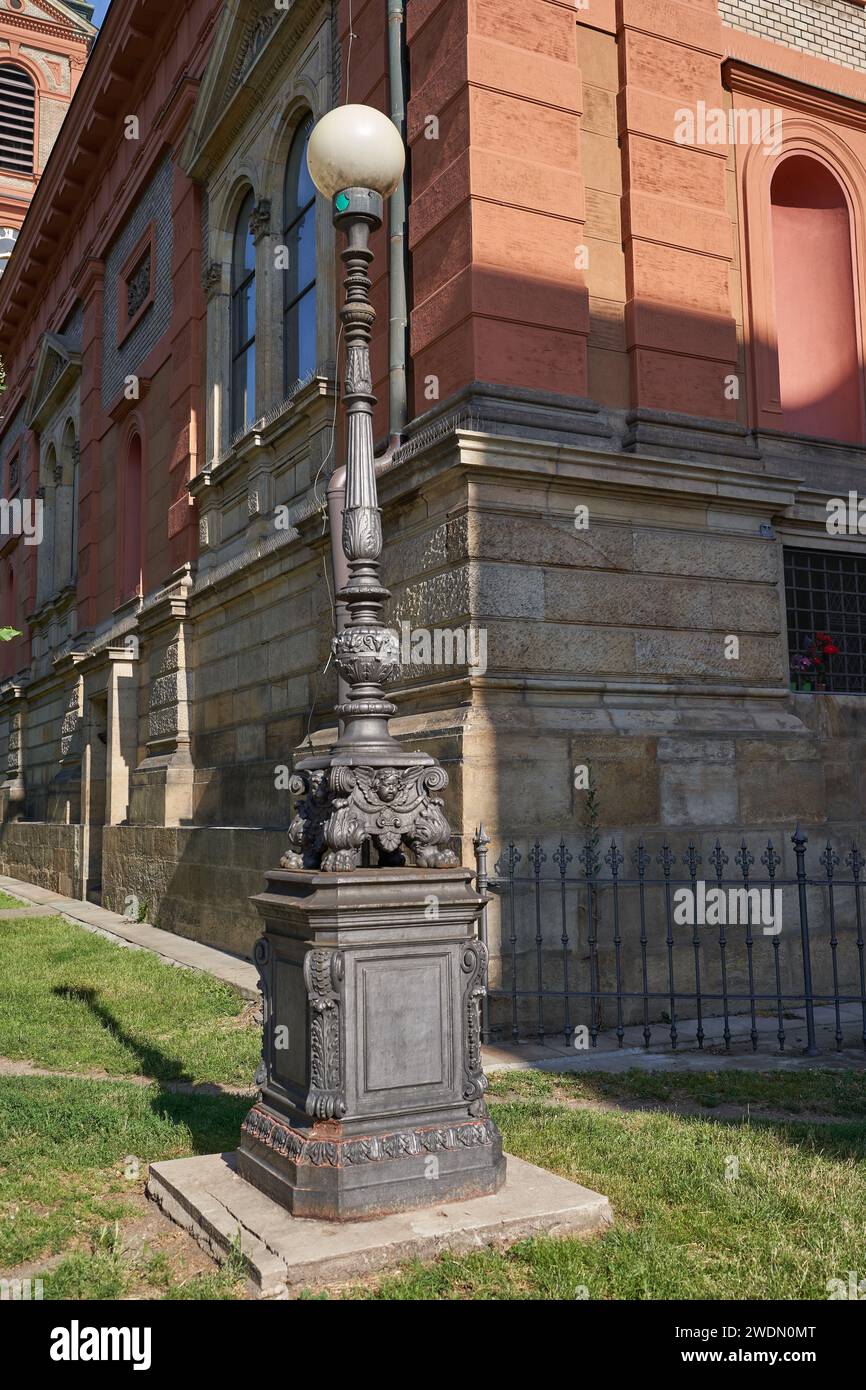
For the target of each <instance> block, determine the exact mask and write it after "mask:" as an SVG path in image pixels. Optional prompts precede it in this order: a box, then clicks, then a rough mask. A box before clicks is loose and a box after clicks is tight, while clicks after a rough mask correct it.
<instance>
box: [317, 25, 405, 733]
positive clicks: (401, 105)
mask: <svg viewBox="0 0 866 1390" xmlns="http://www.w3.org/2000/svg"><path fill="white" fill-rule="evenodd" d="M405 21H406V0H388V90H389V92H390V94H391V113H390V114H391V120H392V121H393V122H394V124H395V126H396V127H397V129H398V130H399V132H400V136H401V138H402V140H403V142H404V144H405V141H406V72H407V55H406V30H405ZM408 188H409V167H408V161H407V166H406V169H405V171H404V174H403V178H402V180H401V182H400V184H399V187H398V188H396V189H395V191H394V193H393V194H392V195H391V200H390V223H389V243H388V304H389V310H390V317H389V324H388V333H389V337H388V430H389V435H390V438H389V441H388V450H387V452H386V453H385V454H383V455H382V456H381V457H380V458H378V459H377V460H376V463H375V468H376V474H377V476H378V475H379V473H380V472H384V471H385V469H387V467H388V466H389V464H390V462H391V459H392V457H393V455H394V452H395V450H396V449H398V448H399V446H400V443H401V440H402V437H403V431H404V430H405V428H406V420H407V418H408V403H407V402H408V397H407V391H406V359H407V355H408V343H407V339H408V325H409V320H408V313H407V303H408V295H407V291H406V284H407V278H408V276H407V261H406V215H407V208H408V203H409V197H408ZM345 501H346V466H345V464H341V465H340V466H339V467H338V468H335V469H334V472H333V473H332V474H331V478H330V481H329V483H328V524H329V529H330V533H331V573H332V575H333V581H334V629H335V631H336V632H342V631H343V627H344V624H345V619H346V607H345V604H342V603H340V601H339V599H338V598H337V594H338V593H339V592H340V590H341V589H343V588H344V587H345V585H346V584H347V583H348V580H349V566H348V562H347V560H346V557H345V555H344V554H343V546H342V531H343V508H344V506H345ZM337 692H338V693H337V698H338V701H339V703H340V704H342V703H343V702H344V701H345V700H346V699H347V698H348V694H349V687H348V685H347V684H346V682H345V681H344V680H343V678H342V676H341V677H339V679H338V683H337ZM342 731H343V721H342V720H341V721H340V732H341V733H342Z"/></svg>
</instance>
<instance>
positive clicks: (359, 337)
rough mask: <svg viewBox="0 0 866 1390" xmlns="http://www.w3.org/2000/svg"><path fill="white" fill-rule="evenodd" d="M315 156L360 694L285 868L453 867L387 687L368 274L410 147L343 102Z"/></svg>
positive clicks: (311, 796) (432, 765)
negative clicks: (339, 346)
mask: <svg viewBox="0 0 866 1390" xmlns="http://www.w3.org/2000/svg"><path fill="white" fill-rule="evenodd" d="M308 159H309V166H310V174H311V176H312V178H313V181H314V183H315V184H316V187H317V188H318V189H319V191H320V192H322V193H324V194H325V195H326V196H327V197H329V198H331V199H333V208H334V224H335V226H336V227H337V228H338V230H340V231H342V232H344V233H345V236H346V246H345V249H344V250H343V251H342V253H341V258H342V261H343V264H344V265H345V267H346V279H345V281H344V285H345V289H346V302H345V304H344V306H343V308H342V310H341V311H340V317H341V318H342V320H343V327H344V332H345V338H346V383H345V401H346V408H347V414H348V458H347V464H346V505H345V510H344V512H343V535H342V542H343V551H344V553H345V555H346V559H347V560H348V564H349V576H350V577H349V582H348V584H347V585H346V587H345V588H344V589H342V590H341V592H340V594H339V597H340V599H341V600H342V601H343V603H344V604H345V605H346V609H347V612H348V621H347V623H346V626H345V627H344V629H343V631H342V632H341V633H339V635H338V636H337V637H336V638H335V639H334V644H333V650H334V662H335V665H336V667H337V669H338V671H339V672H340V674H341V675H342V676H343V678H344V680H345V681H346V682H347V684H348V686H349V697H348V700H347V701H346V702H345V703H344V704H341V705H338V706H337V709H336V713H337V714H338V715H339V716H340V718H341V719H342V720H343V721H344V730H343V733H342V735H341V737H340V738H339V739H338V740H337V742H336V744H335V745H334V747H333V748H332V749H331V752H330V754H329V755H328V756H325V757H319V758H306V759H304V760H303V761H302V762H300V763H299V764H298V767H297V770H296V773H295V776H294V779H293V782H292V786H291V790H292V792H293V793H294V794H295V796H296V797H299V798H301V799H300V801H299V803H298V806H297V813H296V816H295V819H294V821H293V822H292V825H291V827H290V830H289V849H288V851H287V853H286V854H285V855H284V856H283V859H282V861H281V863H282V865H283V867H284V868H287V869H311V868H319V867H321V868H322V869H324V870H325V871H326V872H338V871H341V870H345V869H355V868H357V867H358V866H359V865H360V863H361V856H362V850H363V847H364V844H365V843H372V844H373V845H374V846H375V848H376V849H377V851H378V856H379V863H380V864H383V865H392V866H394V865H400V864H403V863H404V858H403V853H402V849H403V847H404V846H405V847H408V848H409V849H410V850H411V851H412V854H413V855H414V858H415V862H416V864H419V865H422V866H423V867H425V868H453V867H455V866H456V864H457V858H456V856H455V854H454V853H453V851H452V849H451V829H450V826H449V825H448V822H447V820H446V819H445V816H444V814H443V812H442V802H441V800H440V799H439V798H438V797H435V796H433V795H431V794H432V793H434V792H436V791H439V790H441V789H442V788H443V787H445V786H447V784H448V778H447V775H446V773H445V772H444V771H443V769H442V768H441V767H440V766H439V764H438V763H437V762H436V761H435V760H434V759H433V758H431V757H429V756H428V755H427V754H425V753H408V752H406V751H404V749H403V748H401V747H400V744H399V743H398V742H397V741H396V739H394V738H393V737H392V736H391V733H390V732H389V729H388V720H389V717H390V716H391V715H392V714H395V713H396V706H395V705H393V704H391V703H390V701H388V700H387V699H386V698H385V693H384V690H383V686H385V685H387V684H388V683H389V682H390V681H393V680H395V679H396V678H397V677H398V676H399V674H400V643H399V638H398V637H397V634H396V633H395V632H394V631H392V630H391V629H389V628H387V627H385V626H384V624H383V621H382V611H383V607H384V604H385V601H386V600H387V599H388V598H390V594H389V592H388V590H387V589H385V588H383V587H382V583H381V580H380V578H379V557H380V555H381V553H382V519H381V511H380V509H379V503H378V498H377V495H376V475H375V472H374V465H373V406H374V405H375V403H376V398H375V396H374V395H373V383H372V380H371V376H370V338H371V335H372V329H373V321H374V319H375V311H374V309H373V307H372V305H371V304H370V278H369V276H368V274H367V270H368V267H369V265H370V262H371V261H372V259H373V254H372V252H371V251H370V247H369V241H370V233H371V232H372V231H374V230H376V229H377V228H378V227H379V226H381V223H382V215H383V210H384V199H385V197H387V196H388V195H390V194H391V193H393V191H394V189H395V188H396V187H397V184H398V182H399V180H400V178H401V176H402V173H403V165H404V161H405V153H404V150H403V142H402V140H401V139H400V136H399V134H398V133H397V129H396V127H395V126H394V125H393V124H392V123H391V121H389V120H388V118H387V117H386V116H383V115H382V114H381V112H379V111H375V110H372V109H371V108H369V107H363V106H342V107H338V108H337V110H335V111H332V112H331V113H330V114H329V115H328V116H326V117H325V118H324V119H323V120H322V121H320V122H319V124H318V125H317V127H316V129H315V130H314V131H313V135H312V138H311V140H310V147H309V156H308ZM350 181H351V182H350Z"/></svg>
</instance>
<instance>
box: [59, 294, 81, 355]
mask: <svg viewBox="0 0 866 1390" xmlns="http://www.w3.org/2000/svg"><path fill="white" fill-rule="evenodd" d="M61 333H62V334H63V337H64V338H65V339H66V341H67V343H68V344H69V346H70V347H71V348H72V349H73V351H75V352H80V351H81V347H82V343H83V341H84V308H83V306H82V305H81V304H80V303H79V304H76V305H75V308H74V309H73V310H72V313H71V314H69V315H68V316H67V318H66V320H65V322H64V324H63V328H62V329H61Z"/></svg>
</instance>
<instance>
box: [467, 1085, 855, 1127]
mask: <svg viewBox="0 0 866 1390" xmlns="http://www.w3.org/2000/svg"><path fill="white" fill-rule="evenodd" d="M494 1099H495V1100H497V1101H523V1102H526V1101H531V1103H533V1104H537V1105H545V1106H551V1107H553V1108H554V1109H555V1108H557V1107H559V1108H561V1109H563V1110H595V1111H604V1112H608V1113H619V1114H633V1113H635V1112H637V1111H645V1112H646V1113H647V1114H653V1115H682V1116H697V1117H698V1118H700V1119H703V1120H736V1121H739V1122H741V1123H746V1124H748V1123H749V1121H750V1120H775V1121H783V1122H785V1123H787V1124H804V1125H832V1124H844V1123H846V1122H848V1123H850V1122H855V1123H856V1121H857V1119H858V1117H857V1116H856V1115H827V1114H824V1113H822V1114H818V1113H815V1112H814V1111H810V1110H798V1111H792V1110H777V1109H773V1108H771V1107H769V1106H761V1105H743V1104H742V1103H741V1102H733V1101H726V1102H724V1103H721V1104H719V1105H700V1104H699V1103H698V1102H697V1101H691V1100H647V1099H645V1098H643V1097H628V1096H620V1097H618V1098H617V1099H606V1100H601V1099H596V1098H592V1099H590V1098H587V1097H584V1096H581V1097H574V1096H567V1095H562V1094H556V1095H554V1096H533V1097H527V1096H524V1095H520V1094H518V1093H517V1092H515V1091H509V1092H508V1094H507V1095H504V1096H496V1097H494ZM864 1118H866V1117H864Z"/></svg>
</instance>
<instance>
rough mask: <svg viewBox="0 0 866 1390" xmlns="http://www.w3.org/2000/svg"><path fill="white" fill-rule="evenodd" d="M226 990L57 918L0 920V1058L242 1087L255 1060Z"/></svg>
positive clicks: (256, 1044)
mask: <svg viewBox="0 0 866 1390" xmlns="http://www.w3.org/2000/svg"><path fill="white" fill-rule="evenodd" d="M245 1005H246V1001H245V1000H243V999H242V998H241V997H240V995H238V994H237V993H236V992H235V991H234V990H232V989H230V988H229V987H228V985H224V984H221V983H220V982H219V981H217V980H213V979H211V978H210V977H209V976H206V975H200V974H198V973H197V972H195V971H192V970H180V969H177V968H176V967H174V966H170V965H166V964H165V963H164V962H163V961H161V960H159V959H158V958H157V957H156V956H153V955H151V954H150V952H148V951H133V950H128V949H126V948H124V947H122V946H115V945H114V944H113V943H112V942H110V941H106V940H105V938H104V937H101V936H97V935H95V934H94V933H93V932H88V931H85V930H84V929H83V928H82V927H77V926H75V925H73V924H72V923H71V922H65V921H64V920H63V919H62V918H60V917H29V918H28V917H22V918H13V919H12V920H9V921H0V1056H2V1057H10V1058H14V1059H25V1060H27V1061H29V1062H33V1063H35V1064H36V1065H38V1066H41V1067H50V1068H54V1069H57V1070H63V1071H93V1070H97V1069H99V1070H102V1071H106V1072H108V1073H109V1074H111V1075H115V1076H125V1075H129V1074H138V1075H142V1076H150V1077H153V1078H155V1079H159V1080H168V1079H175V1080H186V1081H217V1082H223V1083H225V1084H229V1085H241V1086H247V1085H250V1084H251V1082H252V1077H253V1073H254V1072H255V1069H256V1066H257V1065H258V1060H259V1055H260V1051H261V1039H260V1034H259V1032H258V1031H257V1030H256V1029H255V1028H252V1027H250V1026H249V1025H248V1024H245V1018H246V1016H247V1015H248V1014H249V1009H248V1008H247V1009H246V1013H245Z"/></svg>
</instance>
